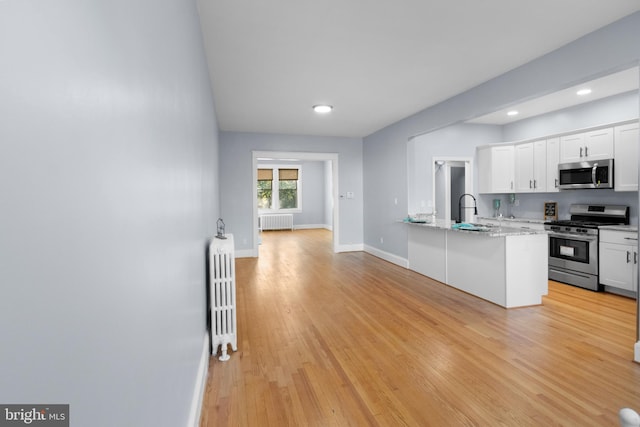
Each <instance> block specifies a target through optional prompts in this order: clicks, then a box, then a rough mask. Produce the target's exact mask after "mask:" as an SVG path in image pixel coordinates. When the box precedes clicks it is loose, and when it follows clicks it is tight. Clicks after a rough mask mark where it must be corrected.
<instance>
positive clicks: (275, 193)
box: [257, 165, 302, 211]
mask: <svg viewBox="0 0 640 427" xmlns="http://www.w3.org/2000/svg"><path fill="white" fill-rule="evenodd" d="M257 185H258V193H257V194H258V209H259V210H261V211H282V210H287V211H299V210H300V209H301V200H302V199H301V190H300V166H267V165H260V166H258V183H257Z"/></svg>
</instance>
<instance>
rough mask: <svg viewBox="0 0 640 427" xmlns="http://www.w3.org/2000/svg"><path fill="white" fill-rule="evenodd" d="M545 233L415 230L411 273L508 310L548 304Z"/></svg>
mask: <svg viewBox="0 0 640 427" xmlns="http://www.w3.org/2000/svg"><path fill="white" fill-rule="evenodd" d="M547 246H548V238H547V235H546V233H544V232H535V231H532V232H522V230H519V229H508V228H502V229H496V231H495V232H492V233H483V232H470V231H460V230H451V229H450V228H447V227H445V226H440V227H437V226H432V225H430V224H429V225H418V224H415V225H412V226H411V229H410V230H409V268H410V269H412V270H414V271H416V272H418V273H421V274H424V275H426V276H429V277H432V278H434V279H436V280H439V281H441V282H443V283H445V284H447V285H449V286H452V287H454V288H457V289H460V290H462V291H464V292H467V293H470V294H472V295H475V296H478V297H480V298H482V299H485V300H487V301H491V302H493V303H495V304H498V305H500V306H502V307H505V308H513V307H524V306H530V305H539V304H542V296H543V295H546V294H547V293H548V281H547V269H548V258H547V250H548V249H547Z"/></svg>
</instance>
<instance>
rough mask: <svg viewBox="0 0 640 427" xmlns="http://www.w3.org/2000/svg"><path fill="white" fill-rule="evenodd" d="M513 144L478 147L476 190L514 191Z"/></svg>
mask: <svg viewBox="0 0 640 427" xmlns="http://www.w3.org/2000/svg"><path fill="white" fill-rule="evenodd" d="M513 156H514V146H513V145H512V144H509V145H506V144H505V145H492V146H484V147H478V148H477V150H476V159H477V162H478V181H479V182H478V191H479V192H480V193H512V192H513V191H514V158H513Z"/></svg>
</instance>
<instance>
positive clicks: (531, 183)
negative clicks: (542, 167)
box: [529, 180, 533, 188]
mask: <svg viewBox="0 0 640 427" xmlns="http://www.w3.org/2000/svg"><path fill="white" fill-rule="evenodd" d="M529 188H533V181H531V180H529Z"/></svg>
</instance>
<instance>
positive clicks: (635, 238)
mask: <svg viewBox="0 0 640 427" xmlns="http://www.w3.org/2000/svg"><path fill="white" fill-rule="evenodd" d="M624 240H638V238H637V237H625V238H624Z"/></svg>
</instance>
